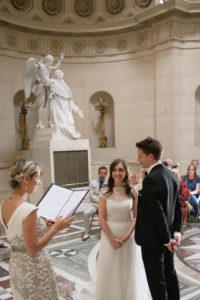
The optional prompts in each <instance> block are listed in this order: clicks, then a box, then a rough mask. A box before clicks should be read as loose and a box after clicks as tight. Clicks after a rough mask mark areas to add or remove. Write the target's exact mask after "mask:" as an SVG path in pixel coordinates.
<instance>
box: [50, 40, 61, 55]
mask: <svg viewBox="0 0 200 300" xmlns="http://www.w3.org/2000/svg"><path fill="white" fill-rule="evenodd" d="M50 48H51V50H52V51H53V52H54V53H55V54H59V53H61V52H62V51H63V45H62V42H61V41H59V40H52V41H51V42H50Z"/></svg>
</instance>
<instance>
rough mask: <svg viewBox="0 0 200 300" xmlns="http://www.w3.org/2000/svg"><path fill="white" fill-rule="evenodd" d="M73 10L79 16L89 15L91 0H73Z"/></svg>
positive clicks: (90, 12)
mask: <svg viewBox="0 0 200 300" xmlns="http://www.w3.org/2000/svg"><path fill="white" fill-rule="evenodd" d="M74 10H75V12H76V13H77V15H79V16H80V17H89V16H90V15H91V14H92V12H93V1H92V0H75V3H74Z"/></svg>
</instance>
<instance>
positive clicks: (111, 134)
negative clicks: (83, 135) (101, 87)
mask: <svg viewBox="0 0 200 300" xmlns="http://www.w3.org/2000/svg"><path fill="white" fill-rule="evenodd" d="M100 98H101V99H102V100H103V101H106V103H107V107H106V113H105V116H104V120H105V136H106V137H107V147H115V127H114V101H113V98H112V96H111V95H110V94H109V93H108V92H105V91H98V92H96V93H94V94H93V95H92V96H91V97H90V102H89V120H90V125H89V136H90V144H91V147H93V148H97V147H99V137H100V132H101V124H100V112H99V111H96V110H95V103H96V102H97V101H99V100H100Z"/></svg>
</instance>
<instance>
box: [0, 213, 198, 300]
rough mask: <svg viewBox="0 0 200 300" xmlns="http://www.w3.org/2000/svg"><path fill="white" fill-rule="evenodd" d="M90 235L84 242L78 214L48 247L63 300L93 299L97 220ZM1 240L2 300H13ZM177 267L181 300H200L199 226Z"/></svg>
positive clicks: (188, 234) (185, 239)
mask: <svg viewBox="0 0 200 300" xmlns="http://www.w3.org/2000/svg"><path fill="white" fill-rule="evenodd" d="M91 233H92V235H91V237H90V238H89V239H88V240H87V241H85V242H83V241H82V240H81V236H82V234H83V220H82V214H77V215H76V217H75V220H74V222H73V224H72V225H71V226H70V228H68V229H67V230H64V231H62V232H60V233H59V234H57V235H56V236H55V237H54V238H53V240H52V241H51V243H50V244H49V246H48V249H49V252H50V255H51V257H52V262H53V266H54V270H55V273H56V280H57V284H58V289H59V293H60V300H64V299H65V300H75V299H76V300H77V299H78V300H79V299H80V300H84V299H85V300H88V299H91V294H92V292H93V288H94V282H93V279H94V277H95V260H96V255H97V248H98V241H99V239H100V227H99V224H98V220H97V216H95V219H94V221H93V224H92V228H91ZM1 239H2V240H3V241H4V242H5V244H6V245H7V246H8V248H1V249H0V300H4V299H6V300H12V299H13V298H12V292H11V289H10V281H9V273H8V263H9V256H10V248H9V244H8V243H7V240H6V237H5V236H2V237H1ZM175 263H176V269H177V272H178V276H179V282H180V287H181V300H200V223H195V224H192V227H191V228H188V229H186V230H185V232H184V234H183V236H182V242H181V245H180V247H179V248H178V250H177V253H176V255H175ZM44 300H45V299H44ZM52 300H53V299H52Z"/></svg>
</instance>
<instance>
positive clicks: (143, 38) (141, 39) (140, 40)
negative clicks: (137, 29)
mask: <svg viewBox="0 0 200 300" xmlns="http://www.w3.org/2000/svg"><path fill="white" fill-rule="evenodd" d="M147 39H148V37H147V34H146V33H140V34H139V35H138V37H137V44H138V46H139V47H140V48H144V47H145V46H146V44H147Z"/></svg>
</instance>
